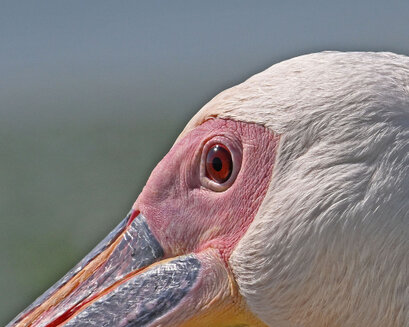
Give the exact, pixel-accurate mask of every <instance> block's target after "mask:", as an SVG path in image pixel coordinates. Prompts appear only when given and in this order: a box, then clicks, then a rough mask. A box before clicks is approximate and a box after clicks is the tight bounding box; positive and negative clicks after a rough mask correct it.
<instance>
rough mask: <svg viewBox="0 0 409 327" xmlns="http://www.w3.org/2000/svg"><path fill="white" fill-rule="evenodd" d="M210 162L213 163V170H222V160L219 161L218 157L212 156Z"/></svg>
mask: <svg viewBox="0 0 409 327" xmlns="http://www.w3.org/2000/svg"><path fill="white" fill-rule="evenodd" d="M212 164H213V169H214V170H216V171H220V170H222V167H223V163H222V161H221V159H220V158H219V157H216V158H214V159H213V162H212Z"/></svg>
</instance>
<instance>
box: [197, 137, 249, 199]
mask: <svg viewBox="0 0 409 327" xmlns="http://www.w3.org/2000/svg"><path fill="white" fill-rule="evenodd" d="M241 160H242V148H241V144H240V142H239V141H237V140H236V141H234V140H231V139H230V138H227V137H222V136H218V137H215V138H213V139H211V140H209V141H208V142H207V143H206V144H204V146H203V148H202V155H201V165H200V180H201V183H202V185H203V186H205V187H206V188H208V189H210V190H212V191H216V192H222V191H225V190H227V189H228V188H229V187H230V186H231V185H232V184H233V182H234V181H235V179H236V177H237V174H238V172H239V170H240V167H241Z"/></svg>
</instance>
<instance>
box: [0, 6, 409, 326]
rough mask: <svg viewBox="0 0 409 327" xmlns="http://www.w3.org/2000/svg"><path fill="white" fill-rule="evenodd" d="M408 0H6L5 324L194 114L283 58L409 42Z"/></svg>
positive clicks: (113, 219)
mask: <svg viewBox="0 0 409 327" xmlns="http://www.w3.org/2000/svg"><path fill="white" fill-rule="evenodd" d="M408 17H409V2H408V1H389V2H387V3H386V2H384V1H380V0H379V1H378V0H375V1H310V2H305V1H280V2H278V1H277V2H276V1H223V2H221V1H145V2H142V1H120V2H118V1H104V0H100V1H2V2H1V4H0V40H1V43H0V44H1V46H0V76H1V80H0V325H4V324H6V323H7V322H8V321H10V320H11V319H12V318H13V317H14V316H15V315H16V314H17V313H18V312H19V311H21V310H22V309H24V308H25V307H26V306H27V305H28V304H29V303H31V302H32V301H33V300H34V299H35V298H36V297H37V296H38V295H40V294H41V293H42V292H43V291H44V290H45V289H46V288H47V287H49V286H50V285H51V284H52V283H54V282H55V281H56V280H58V279H59V278H60V277H61V276H62V275H63V274H64V273H65V272H66V271H67V270H69V269H70V268H71V267H72V266H73V265H74V264H75V263H76V262H78V261H79V260H80V259H81V258H82V257H83V256H84V255H85V254H86V253H88V252H89V251H90V250H91V248H92V247H93V246H94V245H95V244H96V243H97V242H98V241H99V240H100V239H101V238H102V237H103V236H105V235H106V234H107V233H108V232H109V231H110V230H111V229H112V228H113V227H114V226H115V225H116V224H117V223H118V222H119V221H120V220H121V219H122V218H123V217H124V216H125V215H126V214H127V212H128V210H129V209H130V207H131V206H132V204H133V201H134V200H135V199H136V197H137V195H138V193H139V192H140V191H141V189H142V187H143V185H144V184H145V181H146V179H147V178H148V176H149V173H150V171H151V170H152V169H153V167H154V166H155V164H156V163H157V162H158V161H159V160H160V159H161V158H162V157H163V155H164V154H165V153H166V152H167V150H168V149H169V148H170V146H171V145H172V144H173V142H174V140H175V139H176V137H177V135H178V134H179V132H180V131H181V130H182V128H183V126H184V125H185V124H186V122H187V121H188V120H189V119H190V117H191V116H192V115H193V114H194V113H195V112H196V111H197V110H198V109H199V108H200V107H201V106H202V105H203V104H205V103H206V102H207V101H208V100H210V99H211V98H212V97H213V96H214V95H216V94H217V93H218V92H220V91H221V90H223V89H225V88H228V87H230V86H233V85H234V84H236V83H238V82H240V81H242V80H244V79H245V78H247V77H248V76H250V75H252V74H254V73H256V72H258V71H261V70H263V69H264V68H266V67H269V66H270V65H271V64H273V63H276V62H278V61H281V60H283V59H286V58H290V57H293V56H296V55H300V54H304V53H309V52H314V51H321V50H374V51H378V50H389V51H394V52H398V53H403V54H406V55H408V54H409V33H408V30H409V19H408Z"/></svg>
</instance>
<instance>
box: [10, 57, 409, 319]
mask: <svg viewBox="0 0 409 327" xmlns="http://www.w3.org/2000/svg"><path fill="white" fill-rule="evenodd" d="M8 326H13V327H22V326H26V327H40V326H41V327H56V326H65V327H71V326H121V327H122V326H126V327H130V326H221V327H228V326H230V327H232V326H235V327H238V326H274V327H324V326H326V327H335V326H342V327H348V326H351V327H352V326H353V327H356V326H363V327H369V326H370V327H381V326H382V327H389V326H394V327H396V326H409V57H406V56H403V55H396V54H393V53H360V52H350V53H341V52H322V53H316V54H310V55H304V56H300V57H297V58H293V59H290V60H287V61H284V62H281V63H278V64H276V65H273V66H272V67H270V68H268V69H267V70H265V71H263V72H261V73H259V74H256V75H254V76H252V77H251V78H249V79H248V80H246V81H245V82H243V83H242V84H239V85H237V86H235V87H233V88H231V89H228V90H226V91H224V92H222V93H220V94H219V95H217V96H216V97H215V98H213V99H212V100H211V101H210V102H209V103H208V104H206V105H205V106H204V107H203V108H202V109H201V110H200V111H199V112H198V113H197V114H196V115H195V116H194V117H193V118H192V120H191V121H190V122H189V123H188V124H187V126H186V127H185V129H184V130H183V131H182V133H181V135H180V136H179V137H178V139H177V140H176V142H175V144H174V145H173V147H172V148H171V149H170V151H169V153H168V154H167V155H166V156H165V157H164V158H163V160H162V161H161V162H160V163H159V164H158V165H157V167H156V168H155V169H154V170H153V172H152V174H151V176H150V177H149V179H148V181H147V184H146V186H145V187H144V189H143V191H142V193H141V194H140V195H139V197H138V198H137V200H136V202H135V204H134V205H133V207H132V209H131V211H130V213H129V214H128V216H127V217H126V218H125V219H124V220H123V221H122V222H121V223H120V224H119V225H118V227H116V228H115V229H114V230H113V231H112V232H111V233H110V234H109V235H108V236H107V237H106V238H105V239H104V240H103V241H102V242H101V243H100V244H99V245H97V247H96V248H95V249H94V250H93V251H92V252H91V253H90V254H89V255H87V256H86V257H85V258H84V259H83V260H82V261H81V262H80V263H79V264H78V265H77V266H75V267H74V268H73V269H72V270H71V271H69V272H68V273H67V275H65V276H64V277H63V278H62V279H61V280H60V281H59V282H57V283H56V284H55V285H54V286H52V287H51V288H50V289H49V290H48V291H47V292H45V293H44V294H43V295H42V296H40V297H39V298H38V299H37V300H36V301H35V302H34V303H33V304H32V305H31V306H29V307H28V308H27V309H26V310H25V311H24V312H22V313H21V314H20V315H18V316H17V317H16V318H15V319H14V320H13V321H12V322H10V323H9V325H8Z"/></svg>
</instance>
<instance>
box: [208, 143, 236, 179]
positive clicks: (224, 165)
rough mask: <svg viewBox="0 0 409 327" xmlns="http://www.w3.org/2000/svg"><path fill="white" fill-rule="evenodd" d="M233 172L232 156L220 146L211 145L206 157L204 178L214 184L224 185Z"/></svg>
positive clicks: (225, 148)
mask: <svg viewBox="0 0 409 327" xmlns="http://www.w3.org/2000/svg"><path fill="white" fill-rule="evenodd" d="M232 171H233V159H232V155H231V153H230V151H229V149H227V147H225V146H224V145H222V144H215V145H213V146H212V147H211V148H210V149H209V151H208V152H207V155H206V177H208V178H209V179H211V180H212V181H215V182H216V183H219V184H222V183H225V182H226V181H227V180H228V179H229V178H230V176H231V174H232Z"/></svg>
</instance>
